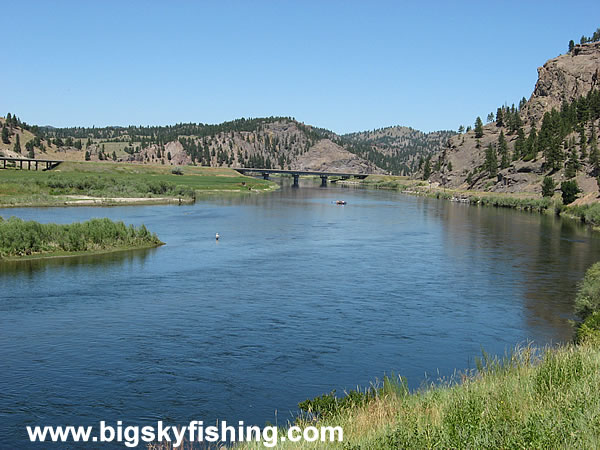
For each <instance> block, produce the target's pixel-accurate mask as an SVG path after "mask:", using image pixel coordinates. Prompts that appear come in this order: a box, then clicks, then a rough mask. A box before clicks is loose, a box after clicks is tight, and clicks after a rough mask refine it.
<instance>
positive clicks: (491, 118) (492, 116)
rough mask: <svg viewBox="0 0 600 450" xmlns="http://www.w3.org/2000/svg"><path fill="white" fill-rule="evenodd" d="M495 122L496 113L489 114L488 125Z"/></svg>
mask: <svg viewBox="0 0 600 450" xmlns="http://www.w3.org/2000/svg"><path fill="white" fill-rule="evenodd" d="M493 121H494V113H489V114H488V115H487V123H490V122H493Z"/></svg>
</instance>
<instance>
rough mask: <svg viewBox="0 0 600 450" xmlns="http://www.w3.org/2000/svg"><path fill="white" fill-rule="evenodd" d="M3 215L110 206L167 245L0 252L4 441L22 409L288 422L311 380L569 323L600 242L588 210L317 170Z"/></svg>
mask: <svg viewBox="0 0 600 450" xmlns="http://www.w3.org/2000/svg"><path fill="white" fill-rule="evenodd" d="M286 183H287V182H286ZM289 183H291V182H289ZM338 198H343V199H345V200H347V202H348V204H347V205H346V206H336V205H335V204H334V201H335V200H336V199H338ZM0 215H3V216H4V217H8V216H9V215H15V216H18V217H22V218H24V219H34V220H39V221H42V222H60V223H68V222H73V221H81V220H86V219H89V218H92V217H109V218H111V219H114V220H123V221H124V222H125V223H133V224H136V225H138V224H142V223H143V224H145V225H146V226H147V227H148V228H149V229H150V230H151V231H153V232H156V233H157V234H158V235H159V237H160V238H161V239H162V240H163V241H164V242H166V244H167V245H165V246H163V247H160V248H158V249H153V250H148V251H137V252H129V253H121V254H112V255H105V256H96V257H84V258H75V259H56V260H47V261H35V262H23V263H19V264H4V265H0V361H1V370H0V447H1V446H3V445H5V444H7V445H9V446H10V447H11V448H18V447H21V448H23V447H28V446H30V445H32V444H29V443H28V441H27V433H26V430H25V426H26V425H97V424H98V422H99V421H100V420H105V421H107V422H108V423H109V424H111V422H112V424H113V425H114V424H115V423H116V421H117V420H122V421H123V423H124V425H136V424H139V425H155V423H156V421H157V420H164V421H166V422H169V423H172V424H182V425H183V424H187V423H189V421H190V420H192V419H195V420H203V421H204V423H205V424H209V423H214V422H215V421H217V420H227V421H228V422H237V421H238V420H244V421H245V422H246V424H259V425H264V424H265V422H266V421H270V422H271V423H276V422H278V423H280V424H281V423H285V422H286V420H288V419H289V417H290V413H293V412H294V411H296V410H297V404H298V402H300V401H303V400H305V399H306V398H309V397H314V396H317V395H320V394H323V393H325V392H329V391H331V390H333V389H336V390H337V392H338V393H341V392H343V391H344V389H352V388H355V387H356V386H357V385H359V386H368V385H369V384H370V383H371V382H373V381H375V380H376V379H377V378H381V377H382V376H383V375H384V374H389V373H391V372H392V371H393V372H395V373H397V374H401V375H403V376H406V377H407V378H408V381H409V384H410V386H411V387H412V388H416V387H419V386H420V385H421V384H422V383H423V382H425V380H429V381H430V382H432V381H433V382H435V381H436V380H438V379H439V378H440V377H448V376H451V375H452V373H453V372H454V370H455V369H458V370H465V369H469V368H473V367H474V366H475V362H474V360H475V357H477V356H479V355H480V354H481V349H485V350H486V351H487V352H489V353H495V354H500V355H502V354H504V353H505V352H506V351H510V349H511V348H513V347H514V346H515V345H518V344H521V345H523V344H526V343H527V342H534V343H536V344H540V345H545V344H550V343H556V342H561V341H565V340H568V339H569V338H570V336H571V333H572V331H571V329H570V327H569V325H568V319H570V318H572V305H573V297H574V289H575V286H576V283H577V281H578V280H580V279H581V277H582V276H583V274H584V272H585V270H586V269H587V268H588V267H589V266H590V265H591V264H592V263H594V262H595V261H596V260H597V259H598V255H600V239H598V238H597V237H595V236H594V235H593V234H592V233H591V232H590V231H589V230H588V229H586V228H585V227H583V226H580V225H578V224H576V223H573V222H571V221H564V220H563V221H561V220H559V219H557V218H555V217H552V216H542V215H537V214H530V213H523V212H517V211H512V210H507V209H496V208H484V207H472V206H467V205H463V204H456V203H451V202H447V201H438V200H434V199H426V198H420V197H412V196H406V195H402V194H399V193H395V192H388V191H368V190H360V189H349V188H340V187H337V188H336V187H334V186H330V187H327V188H325V189H321V188H319V187H316V186H314V185H310V184H308V185H305V186H302V187H300V188H299V189H291V188H287V187H284V188H283V189H281V190H279V191H277V192H274V193H272V194H267V195H248V196H236V197H227V198H212V199H208V200H201V201H198V202H197V203H196V204H194V205H189V206H137V207H115V208H84V207H80V208H31V209H7V210H0ZM216 232H218V233H220V235H221V240H220V241H219V242H216V241H215V233H216Z"/></svg>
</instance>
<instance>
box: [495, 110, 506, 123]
mask: <svg viewBox="0 0 600 450" xmlns="http://www.w3.org/2000/svg"><path fill="white" fill-rule="evenodd" d="M496 126H497V127H503V126H504V113H503V111H502V108H498V109H497V110H496Z"/></svg>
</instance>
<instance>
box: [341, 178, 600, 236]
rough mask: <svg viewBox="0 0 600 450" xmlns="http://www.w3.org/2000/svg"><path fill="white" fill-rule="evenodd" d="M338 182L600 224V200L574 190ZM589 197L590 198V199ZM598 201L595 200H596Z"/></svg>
mask: <svg viewBox="0 0 600 450" xmlns="http://www.w3.org/2000/svg"><path fill="white" fill-rule="evenodd" d="M337 183H339V184H346V185H354V186H359V187H365V188H370V189H387V190H395V191H400V192H402V193H404V194H411V195H422V196H427V197H434V198H440V199H445V200H450V201H454V202H461V203H467V204H470V205H474V206H477V205H479V206H496V207H500V208H512V209H519V210H523V211H532V212H539V213H545V214H556V215H560V216H563V217H568V218H572V219H576V220H580V221H581V222H583V223H586V224H589V225H592V226H594V227H598V226H600V203H598V202H597V201H588V202H582V201H578V200H576V199H575V195H576V193H574V191H572V190H568V188H565V190H564V191H563V190H557V191H556V192H554V191H552V193H551V194H550V195H546V196H543V195H542V196H540V195H539V194H535V193H528V192H522V193H509V192H488V191H476V190H466V189H460V188H446V187H443V186H440V184H439V183H431V182H429V181H425V180H415V179H414V178H409V177H403V176H392V175H370V176H369V177H367V178H365V179H364V180H352V181H346V180H340V181H338V182H337ZM568 186H570V185H568ZM587 200H589V199H587ZM594 200H595V199H594Z"/></svg>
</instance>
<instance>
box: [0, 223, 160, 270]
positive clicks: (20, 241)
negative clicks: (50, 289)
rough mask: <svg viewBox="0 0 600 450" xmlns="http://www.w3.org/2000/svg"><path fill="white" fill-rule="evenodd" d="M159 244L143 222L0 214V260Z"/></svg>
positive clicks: (145, 246) (109, 250)
mask: <svg viewBox="0 0 600 450" xmlns="http://www.w3.org/2000/svg"><path fill="white" fill-rule="evenodd" d="M161 245H164V242H162V241H161V240H160V239H159V238H158V236H156V234H153V233H150V231H148V229H147V228H146V227H145V226H144V225H141V226H139V227H134V226H133V225H129V226H126V225H125V224H124V223H123V222H113V221H111V220H109V219H91V220H88V221H87V222H82V223H79V222H76V223H72V224H67V225H59V224H53V223H51V224H41V223H39V222H34V221H28V222H26V221H23V220H21V219H18V218H16V217H11V218H10V219H8V220H4V219H2V217H0V261H20V260H26V259H42V258H65V257H70V256H82V255H95V254H103V253H111V252H121V251H127V250H138V249H144V248H153V247H158V246H161Z"/></svg>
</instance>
